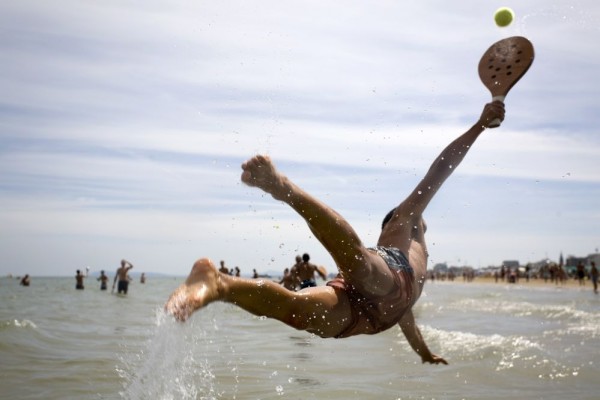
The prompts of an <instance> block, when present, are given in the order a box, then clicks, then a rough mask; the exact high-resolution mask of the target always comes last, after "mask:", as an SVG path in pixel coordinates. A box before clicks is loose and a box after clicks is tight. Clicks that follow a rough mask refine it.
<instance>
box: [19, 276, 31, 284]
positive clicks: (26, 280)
mask: <svg viewBox="0 0 600 400" xmlns="http://www.w3.org/2000/svg"><path fill="white" fill-rule="evenodd" d="M30 283H31V280H30V279H29V274H25V276H24V277H23V279H21V283H20V284H21V286H29V284H30Z"/></svg>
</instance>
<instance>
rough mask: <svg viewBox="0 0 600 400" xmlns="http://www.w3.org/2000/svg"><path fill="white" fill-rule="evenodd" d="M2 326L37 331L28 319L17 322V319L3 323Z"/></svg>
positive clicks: (35, 326)
mask: <svg viewBox="0 0 600 400" xmlns="http://www.w3.org/2000/svg"><path fill="white" fill-rule="evenodd" d="M4 326H7V327H15V328H32V329H37V325H36V324H35V323H34V322H33V321H30V320H28V319H24V320H21V321H19V320H18V319H15V320H12V321H6V322H5V323H4Z"/></svg>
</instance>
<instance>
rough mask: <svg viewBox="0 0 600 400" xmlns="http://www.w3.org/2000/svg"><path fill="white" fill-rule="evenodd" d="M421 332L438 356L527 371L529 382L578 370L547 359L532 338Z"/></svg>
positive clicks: (432, 330) (498, 369)
mask: <svg viewBox="0 0 600 400" xmlns="http://www.w3.org/2000/svg"><path fill="white" fill-rule="evenodd" d="M422 331H423V335H424V336H425V338H426V341H427V342H428V343H429V342H431V343H432V344H433V346H435V347H436V348H439V349H440V354H441V355H443V356H446V357H448V359H450V360H451V359H459V360H462V361H478V362H479V361H484V362H487V363H490V364H492V366H493V368H494V370H495V371H496V372H508V371H511V370H514V371H515V372H518V373H519V374H523V373H524V371H528V374H530V375H531V377H532V378H537V379H541V380H556V379H562V378H569V377H574V376H577V374H578V373H579V370H580V367H579V366H576V365H575V366H573V365H568V364H567V363H564V362H562V361H561V360H558V359H557V358H555V357H553V356H552V355H550V354H549V353H550V352H549V349H547V348H546V346H545V344H543V343H542V342H540V341H538V339H537V338H535V337H525V336H519V335H514V336H503V335H499V334H492V335H478V334H474V333H470V332H460V331H444V330H439V329H435V328H432V327H429V326H425V327H423V328H422ZM436 342H437V343H436ZM482 368H485V367H483V366H482Z"/></svg>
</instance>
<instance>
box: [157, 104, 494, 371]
mask: <svg viewBox="0 0 600 400" xmlns="http://www.w3.org/2000/svg"><path fill="white" fill-rule="evenodd" d="M496 118H499V119H500V120H503V119H504V105H503V104H502V103H501V102H499V101H496V102H493V103H490V104H486V105H485V107H484V109H483V112H482V113H481V116H480V118H479V120H478V121H477V122H476V123H475V124H474V125H473V126H472V127H471V128H470V129H469V130H468V131H467V132H465V133H464V134H463V135H461V136H460V137H458V138H457V139H456V140H454V141H453V142H452V143H450V144H449V145H448V146H447V147H446V148H445V149H444V150H443V151H442V152H441V153H440V155H439V156H438V157H437V158H436V159H435V160H434V162H433V164H432V165H431V167H430V168H429V171H428V172H427V174H426V175H425V177H424V178H423V179H422V180H421V181H420V182H419V184H417V186H416V187H415V189H414V190H413V191H412V192H411V193H410V194H409V195H408V197H406V199H404V201H402V202H401V203H400V204H399V205H398V206H397V207H395V208H394V209H393V210H392V211H390V213H389V214H388V215H387V216H386V218H385V219H384V222H383V227H382V231H381V234H380V236H379V240H378V242H377V246H375V247H372V248H369V247H365V245H364V244H363V243H362V241H361V240H360V238H359V237H358V236H357V234H356V232H355V231H354V229H353V228H352V227H351V226H350V224H349V223H348V222H347V221H346V220H345V219H344V218H342V216H340V215H339V214H338V213H337V212H336V211H334V210H332V209H331V208H329V207H328V206H327V205H325V204H323V203H322V202H321V201H319V200H317V199H316V198H314V197H312V196H311V195H309V194H308V193H306V192H305V191H304V190H302V189H301V188H299V187H298V186H296V185H295V184H294V183H293V182H292V181H290V180H289V179H288V178H287V177H286V176H285V175H283V174H281V173H280V172H279V171H277V169H276V168H275V165H274V164H273V162H272V161H271V159H270V158H269V157H268V156H260V155H259V156H255V157H252V158H251V159H249V160H248V161H246V162H245V163H244V164H242V170H243V172H242V182H244V183H245V184H247V185H249V186H255V187H257V188H259V189H261V190H263V191H264V192H266V193H269V194H270V195H271V196H272V197H273V198H274V199H276V200H280V201H283V202H284V203H287V204H288V205H289V206H290V207H292V208H293V209H294V210H295V211H296V212H297V213H298V214H299V215H300V216H301V217H303V218H304V220H305V221H306V223H307V224H308V226H309V228H310V229H311V231H312V232H313V234H314V235H315V237H316V238H317V239H318V240H319V241H320V242H321V243H322V244H323V246H325V248H326V249H327V251H329V253H330V254H331V256H332V257H333V260H334V261H335V263H336V265H337V268H338V271H339V274H338V276H337V277H336V278H335V279H333V280H332V281H330V282H328V283H327V285H326V286H318V287H311V288H306V289H303V290H300V291H298V292H292V291H289V290H287V289H285V288H284V287H282V286H281V285H279V284H278V283H277V282H271V281H269V280H260V281H257V280H253V279H244V278H237V277H232V276H229V275H225V274H222V273H220V272H218V271H217V269H216V268H215V266H214V264H213V263H212V261H210V260H208V259H206V258H203V259H200V260H198V261H196V263H195V264H194V266H193V267H192V271H191V272H190V275H189V276H188V277H187V279H186V281H185V282H184V283H183V284H182V285H181V286H180V287H179V288H177V289H176V290H175V291H174V292H173V294H172V295H171V297H170V298H169V300H168V302H167V304H166V305H165V309H166V310H167V312H169V313H171V314H173V315H174V316H175V317H176V318H177V319H178V320H181V321H184V320H186V319H187V318H189V317H190V315H191V314H192V313H193V312H194V311H196V310H198V309H200V308H202V307H204V306H206V305H208V304H209V303H211V302H213V301H217V300H220V301H224V302H227V303H232V304H235V305H237V306H239V307H241V308H243V309H244V310H246V311H248V312H250V313H252V314H254V315H258V316H266V317H269V318H274V319H277V320H279V321H281V322H283V323H285V324H287V325H289V326H292V327H294V328H296V329H300V330H305V331H307V332H310V333H313V334H315V335H318V336H321V337H324V338H327V337H335V338H343V337H348V336H354V335H359V334H375V333H378V332H381V331H384V330H386V329H389V328H391V327H392V326H394V325H396V324H398V325H400V328H401V329H402V332H403V333H404V335H405V336H406V339H407V340H408V343H409V344H410V346H411V347H412V348H413V349H414V350H415V352H417V354H419V356H420V357H421V360H422V361H423V362H428V363H435V364H438V363H443V364H447V362H446V361H445V360H444V359H443V358H442V357H439V356H437V355H435V354H433V353H432V352H431V351H430V350H429V348H428V347H427V345H426V344H425V341H424V340H423V336H422V335H421V332H420V331H419V328H418V327H417V325H416V323H415V319H414V316H413V312H412V306H413V305H414V304H415V302H416V301H417V300H418V298H419V296H420V295H421V291H422V290H423V285H424V282H425V276H426V271H427V258H428V253H427V246H426V243H425V231H426V225H425V222H424V220H423V212H424V211H425V209H426V207H427V205H428V204H429V202H430V201H431V200H432V199H433V197H434V195H435V194H436V193H437V191H438V190H439V189H440V187H441V186H442V184H443V183H444V182H445V181H446V179H447V178H448V177H449V176H450V175H451V174H452V172H453V171H454V170H455V169H456V167H457V166H458V164H459V163H460V162H461V161H462V160H463V158H464V157H465V155H466V154H467V152H468V151H469V150H470V148H471V146H472V145H473V143H474V142H475V140H476V139H477V138H478V137H479V135H480V134H481V133H482V132H483V131H484V130H485V129H486V128H487V127H488V126H489V124H490V122H491V121H493V120H494V119H496Z"/></svg>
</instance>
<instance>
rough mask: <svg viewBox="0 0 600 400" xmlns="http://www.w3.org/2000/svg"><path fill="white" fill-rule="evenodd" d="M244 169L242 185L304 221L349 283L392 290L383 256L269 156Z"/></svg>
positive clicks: (370, 290) (257, 158)
mask: <svg viewBox="0 0 600 400" xmlns="http://www.w3.org/2000/svg"><path fill="white" fill-rule="evenodd" d="M242 169H243V170H244V172H243V173H242V182H244V183H245V184H247V185H249V186H255V187H258V188H260V189H262V190H263V191H265V192H266V193H269V194H271V195H272V196H273V198H275V199H276V200H281V201H283V202H285V203H287V204H288V205H289V206H290V207H292V208H293V209H294V210H295V211H296V212H297V213H298V214H300V216H302V217H303V218H304V220H305V221H306V223H307V224H308V226H309V228H310V230H311V231H312V232H313V234H314V235H315V237H316V238H317V239H318V240H319V241H320V242H321V243H322V244H323V246H325V248H326V249H327V251H328V252H329V254H331V256H332V257H333V259H334V261H335V263H336V265H337V267H338V269H339V271H340V273H341V274H342V276H343V277H344V279H345V280H346V281H348V282H351V283H352V284H353V285H354V286H356V287H357V288H359V290H361V291H362V292H366V293H369V294H372V295H375V296H377V295H385V294H387V293H389V291H390V290H391V289H392V287H393V277H392V273H391V272H390V270H389V268H388V267H387V265H386V264H385V262H384V261H383V259H381V257H379V256H377V255H374V254H372V253H371V252H369V251H368V250H367V249H366V248H365V247H364V246H363V244H362V242H361V240H360V238H359V237H358V235H357V234H356V232H355V231H354V229H353V228H352V227H351V226H350V224H349V223H348V222H347V221H346V220H345V219H344V218H343V217H342V216H341V215H339V214H338V213H337V212H335V211H334V210H333V209H331V208H330V207H328V206H327V205H325V204H323V203H322V202H320V201H319V200H317V199H315V198H314V197H312V196H311V195H309V194H308V193H306V192H305V191H304V190H302V189H301V188H299V187H298V186H296V185H295V184H294V183H293V182H292V181H290V180H289V179H288V178H287V177H286V176H284V175H282V174H280V173H279V172H278V171H277V170H276V169H275V166H274V165H273V163H272V162H271V159H270V158H269V157H268V156H255V157H253V158H251V159H250V160H248V161H247V162H245V163H244V164H243V165H242Z"/></svg>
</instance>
